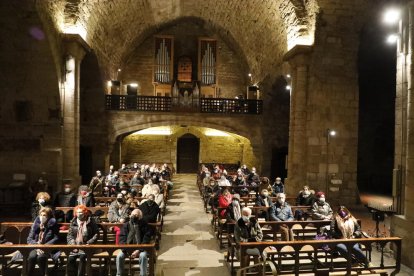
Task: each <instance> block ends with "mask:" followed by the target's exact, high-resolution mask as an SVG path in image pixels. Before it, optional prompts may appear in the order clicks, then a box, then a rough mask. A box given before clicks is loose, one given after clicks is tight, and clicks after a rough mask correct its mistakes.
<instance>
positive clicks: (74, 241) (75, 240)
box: [67, 205, 99, 276]
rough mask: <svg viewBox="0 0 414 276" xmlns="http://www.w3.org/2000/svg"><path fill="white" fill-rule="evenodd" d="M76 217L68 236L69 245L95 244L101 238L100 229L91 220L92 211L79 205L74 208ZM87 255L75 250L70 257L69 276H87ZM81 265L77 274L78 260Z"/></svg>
mask: <svg viewBox="0 0 414 276" xmlns="http://www.w3.org/2000/svg"><path fill="white" fill-rule="evenodd" d="M73 213H74V215H75V217H74V218H73V220H72V221H71V223H70V226H69V231H68V235H67V242H68V245H83V244H94V243H96V241H97V240H98V238H99V227H98V225H97V224H96V222H95V220H93V219H92V218H91V215H90V211H89V210H88V208H87V207H86V206H85V205H78V206H76V207H75V208H74V210H73ZM86 257H87V256H86V254H85V252H83V251H82V250H78V249H74V250H73V251H72V252H71V253H70V254H69V257H68V272H69V275H77V276H83V275H85V266H86ZM78 258H79V263H78V267H77V273H76V260H77V259H78Z"/></svg>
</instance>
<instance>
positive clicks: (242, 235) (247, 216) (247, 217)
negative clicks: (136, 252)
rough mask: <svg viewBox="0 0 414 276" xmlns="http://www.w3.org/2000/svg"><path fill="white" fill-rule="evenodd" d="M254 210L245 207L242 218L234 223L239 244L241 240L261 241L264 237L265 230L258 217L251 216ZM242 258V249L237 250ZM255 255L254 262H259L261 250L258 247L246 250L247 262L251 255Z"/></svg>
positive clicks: (235, 237)
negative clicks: (261, 226) (263, 230)
mask: <svg viewBox="0 0 414 276" xmlns="http://www.w3.org/2000/svg"><path fill="white" fill-rule="evenodd" d="M251 214H252V210H251V209H250V208H249V207H243V209H242V213H241V215H242V216H241V218H239V219H238V220H237V223H236V224H235V225H234V239H235V242H236V244H237V245H239V244H240V243H241V242H260V241H262V239H263V232H262V229H261V228H260V225H259V222H258V221H257V219H256V218H254V217H251ZM237 247H238V246H237ZM237 254H238V257H239V260H240V250H238V251H237ZM250 256H253V258H254V262H255V263H258V262H259V256H260V251H259V250H258V249H257V248H251V249H247V250H246V259H245V260H243V261H244V263H245V264H248V263H249V257H250Z"/></svg>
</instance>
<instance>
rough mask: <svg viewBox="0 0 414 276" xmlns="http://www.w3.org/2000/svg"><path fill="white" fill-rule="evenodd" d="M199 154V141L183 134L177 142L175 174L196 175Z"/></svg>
mask: <svg viewBox="0 0 414 276" xmlns="http://www.w3.org/2000/svg"><path fill="white" fill-rule="evenodd" d="M199 153H200V140H199V139H198V138H197V137H196V136H194V135H192V134H189V133H187V134H184V135H183V136H181V137H180V138H178V141H177V172H178V173H196V172H197V170H198V160H199Z"/></svg>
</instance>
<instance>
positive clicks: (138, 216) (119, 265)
mask: <svg viewBox="0 0 414 276" xmlns="http://www.w3.org/2000/svg"><path fill="white" fill-rule="evenodd" d="M147 227H148V225H147V224H146V223H145V222H144V221H143V220H142V212H141V210H139V209H134V210H133V211H132V212H131V215H130V218H129V221H128V222H126V223H124V225H123V226H122V230H121V235H120V240H119V243H120V244H142V243H149V242H150V241H151V240H150V239H148V237H147V236H146V235H145V233H146V229H147ZM126 256H129V257H130V258H131V259H135V258H137V257H138V258H139V264H140V276H144V275H147V265H148V257H147V252H146V251H139V250H135V251H133V252H132V253H131V254H128V252H127V251H126V250H121V252H119V253H118V255H117V257H116V275H117V276H122V275H125V258H126Z"/></svg>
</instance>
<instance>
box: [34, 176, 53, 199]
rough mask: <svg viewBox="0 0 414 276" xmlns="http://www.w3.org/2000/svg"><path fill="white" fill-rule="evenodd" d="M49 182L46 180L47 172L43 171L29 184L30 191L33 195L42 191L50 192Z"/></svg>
mask: <svg viewBox="0 0 414 276" xmlns="http://www.w3.org/2000/svg"><path fill="white" fill-rule="evenodd" d="M48 188H49V184H48V182H47V180H46V172H42V175H41V176H39V178H38V179H37V180H36V181H35V182H34V183H33V184H32V185H30V186H29V193H30V194H31V195H32V198H33V197H34V195H37V194H38V193H40V192H48Z"/></svg>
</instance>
